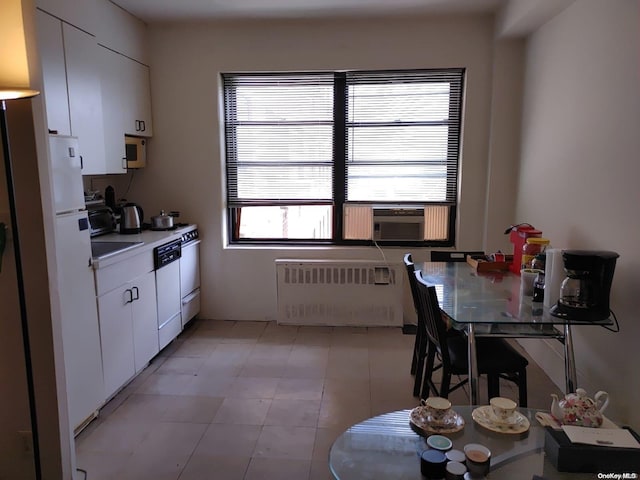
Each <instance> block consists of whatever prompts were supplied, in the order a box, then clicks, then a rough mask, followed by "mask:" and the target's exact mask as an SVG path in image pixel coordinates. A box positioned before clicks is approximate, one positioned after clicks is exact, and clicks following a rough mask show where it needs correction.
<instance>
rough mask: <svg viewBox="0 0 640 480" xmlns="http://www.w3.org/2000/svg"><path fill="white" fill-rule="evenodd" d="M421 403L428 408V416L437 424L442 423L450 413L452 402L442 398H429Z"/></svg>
mask: <svg viewBox="0 0 640 480" xmlns="http://www.w3.org/2000/svg"><path fill="white" fill-rule="evenodd" d="M420 403H421V404H422V405H423V406H424V407H425V408H426V410H427V414H428V416H429V417H430V418H431V420H432V421H433V422H435V423H442V422H443V421H444V419H445V417H446V415H447V413H449V411H450V410H451V402H450V401H449V400H447V399H446V398H442V397H429V398H427V399H426V400H421V401H420Z"/></svg>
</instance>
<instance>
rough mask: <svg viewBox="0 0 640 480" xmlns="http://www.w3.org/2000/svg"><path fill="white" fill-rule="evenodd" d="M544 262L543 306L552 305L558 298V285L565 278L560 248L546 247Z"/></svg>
mask: <svg viewBox="0 0 640 480" xmlns="http://www.w3.org/2000/svg"><path fill="white" fill-rule="evenodd" d="M545 252H546V260H545V264H544V271H545V275H544V302H543V303H544V306H545V307H548V308H550V307H552V306H553V305H555V304H556V303H558V299H559V298H560V285H561V284H562V281H563V280H564V278H565V276H566V275H565V273H564V260H563V259H562V249H560V248H548V249H547V250H546V251H545Z"/></svg>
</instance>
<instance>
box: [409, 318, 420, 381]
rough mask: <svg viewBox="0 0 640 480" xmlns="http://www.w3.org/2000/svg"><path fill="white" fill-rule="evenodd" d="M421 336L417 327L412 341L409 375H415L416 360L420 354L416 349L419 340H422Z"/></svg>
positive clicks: (418, 346)
mask: <svg viewBox="0 0 640 480" xmlns="http://www.w3.org/2000/svg"><path fill="white" fill-rule="evenodd" d="M421 336H422V335H420V329H418V330H417V331H416V338H415V341H414V343H413V358H412V359H411V375H415V373H416V368H417V366H418V360H419V356H420V354H419V351H418V349H419V348H420V342H421V341H422V339H421V338H420V337H421Z"/></svg>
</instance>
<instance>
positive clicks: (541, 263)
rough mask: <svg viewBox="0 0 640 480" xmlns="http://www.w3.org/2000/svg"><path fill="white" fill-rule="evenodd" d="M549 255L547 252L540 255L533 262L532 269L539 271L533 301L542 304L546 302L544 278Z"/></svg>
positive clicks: (535, 281)
mask: <svg viewBox="0 0 640 480" xmlns="http://www.w3.org/2000/svg"><path fill="white" fill-rule="evenodd" d="M546 259H547V255H546V253H545V252H542V253H538V254H537V255H536V256H535V257H534V259H533V260H532V262H531V268H533V269H534V270H539V271H538V274H537V275H536V278H535V280H534V281H533V301H534V302H542V301H543V300H544V278H545V276H544V275H545V270H544V267H545V263H546Z"/></svg>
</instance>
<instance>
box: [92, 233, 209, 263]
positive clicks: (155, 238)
mask: <svg viewBox="0 0 640 480" xmlns="http://www.w3.org/2000/svg"><path fill="white" fill-rule="evenodd" d="M195 228H197V225H195V224H189V225H185V226H183V227H178V228H176V229H175V230H161V231H157V230H143V231H142V233H137V234H132V235H124V234H120V233H109V234H107V235H100V236H98V237H94V238H92V239H91V240H92V241H94V242H113V243H118V242H120V243H131V242H141V243H140V245H135V246H133V247H130V248H127V249H124V250H120V251H117V252H114V253H110V254H108V255H104V256H101V257H93V259H92V260H91V263H92V265H93V269H94V270H97V269H99V268H104V267H108V266H109V265H113V264H114V263H118V262H121V261H123V260H127V259H129V258H131V257H134V256H136V255H139V254H140V253H144V252H147V251H151V250H153V249H154V248H155V247H158V246H160V245H163V244H165V243H168V242H171V241H172V240H177V239H179V238H180V237H181V236H182V234H183V233H186V232H189V231H191V230H194V229H195Z"/></svg>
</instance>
